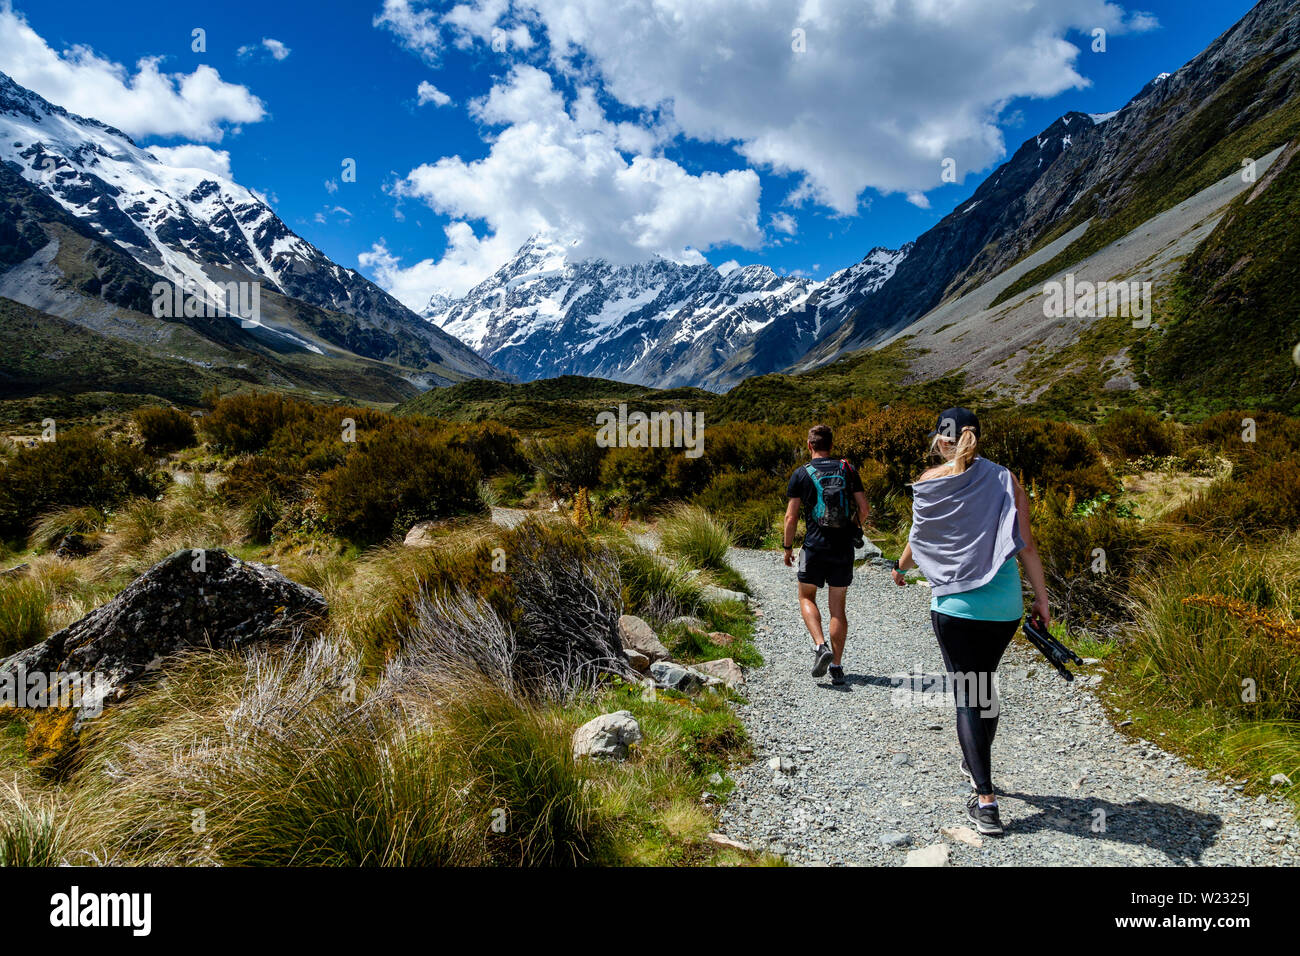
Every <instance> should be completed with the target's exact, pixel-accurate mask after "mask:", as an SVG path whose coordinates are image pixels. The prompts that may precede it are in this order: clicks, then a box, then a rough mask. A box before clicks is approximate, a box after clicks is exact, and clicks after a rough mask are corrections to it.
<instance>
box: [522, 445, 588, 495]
mask: <svg viewBox="0 0 1300 956" xmlns="http://www.w3.org/2000/svg"><path fill="white" fill-rule="evenodd" d="M523 451H524V455H525V456H526V457H527V459H528V461H529V463H530V464H531V465H532V466H533V467H534V468H535V469H537V473H538V474H539V475H541V476H542V482H543V485H544V486H545V488H546V490H547V491H549V492H550V493H551V494H553V495H556V496H557V497H564V498H567V497H570V496H572V495H574V494H576V493H577V491H578V489H579V488H595V487H596V486H597V485H598V484H599V483H600V466H601V462H602V461H603V460H604V458H605V452H606V449H604V448H602V447H601V446H600V445H598V444H597V443H596V435H595V433H594V432H590V431H585V430H584V431H576V432H573V433H572V434H568V435H557V436H555V437H554V438H538V439H535V440H533V441H531V442H529V443H528V444H527V445H525V446H524V449H523Z"/></svg>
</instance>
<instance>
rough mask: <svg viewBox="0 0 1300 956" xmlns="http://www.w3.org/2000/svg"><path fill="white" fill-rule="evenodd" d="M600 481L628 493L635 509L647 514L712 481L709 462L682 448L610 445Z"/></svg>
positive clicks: (684, 496) (602, 464) (691, 493)
mask: <svg viewBox="0 0 1300 956" xmlns="http://www.w3.org/2000/svg"><path fill="white" fill-rule="evenodd" d="M600 480H601V483H602V484H603V485H606V486H610V487H613V488H617V489H619V490H621V491H623V492H626V494H627V497H628V501H629V503H630V504H631V507H632V510H633V511H635V512H637V513H640V514H646V513H648V512H649V511H652V510H653V509H654V508H656V507H657V506H659V505H661V504H663V503H664V502H667V501H680V500H682V499H685V498H689V497H691V496H692V495H694V494H695V493H696V492H698V491H701V490H702V489H703V488H704V486H705V485H707V484H708V481H709V464H708V461H707V460H706V459H705V458H687V457H686V455H685V454H684V453H683V451H682V449H680V448H611V449H610V450H609V452H608V454H606V455H605V459H604V461H603V462H602V463H601V467H600Z"/></svg>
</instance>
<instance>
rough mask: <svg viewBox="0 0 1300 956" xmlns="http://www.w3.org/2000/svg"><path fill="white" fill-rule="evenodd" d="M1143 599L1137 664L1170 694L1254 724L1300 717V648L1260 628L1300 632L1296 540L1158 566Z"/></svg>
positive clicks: (1299, 542)
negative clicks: (1263, 622)
mask: <svg viewBox="0 0 1300 956" xmlns="http://www.w3.org/2000/svg"><path fill="white" fill-rule="evenodd" d="M1139 595H1140V601H1141V608H1140V610H1139V612H1138V618H1137V626H1136V628H1135V631H1134V635H1133V638H1132V645H1131V649H1130V650H1131V656H1132V657H1133V659H1134V661H1135V662H1136V665H1137V666H1138V667H1139V668H1140V671H1141V673H1142V674H1143V675H1144V676H1146V677H1148V678H1150V679H1151V680H1152V681H1154V682H1156V683H1157V684H1158V685H1159V687H1160V688H1161V690H1162V692H1163V694H1164V695H1165V696H1168V697H1170V698H1172V699H1174V700H1177V701H1178V702H1180V703H1181V704H1183V705H1186V706H1191V707H1205V706H1209V707H1216V708H1221V709H1224V710H1227V711H1228V712H1230V713H1236V714H1238V715H1240V716H1243V717H1247V718H1250V719H1253V720H1271V719H1292V720H1294V719H1300V640H1298V641H1294V642H1293V641H1288V640H1285V639H1281V638H1279V637H1278V636H1277V633H1278V632H1277V631H1276V630H1273V629H1270V628H1267V627H1264V626H1261V624H1260V621H1261V620H1267V621H1270V622H1273V623H1274V624H1276V625H1277V626H1279V627H1280V628H1282V629H1283V632H1285V630H1286V629H1287V628H1288V627H1289V628H1290V629H1291V630H1292V631H1293V632H1294V633H1296V634H1300V627H1297V622H1296V618H1295V608H1296V607H1297V606H1300V603H1298V602H1300V535H1296V534H1293V535H1291V536H1290V537H1288V538H1287V539H1284V540H1283V541H1281V542H1279V543H1278V544H1277V545H1276V546H1274V547H1273V548H1272V549H1266V548H1261V547H1257V546H1248V545H1235V544H1231V543H1223V544H1220V545H1218V546H1217V547H1212V548H1211V549H1209V550H1207V551H1205V552H1204V553H1202V554H1200V555H1198V556H1196V557H1193V558H1190V559H1186V560H1184V561H1182V562H1178V563H1175V564H1174V565H1172V566H1170V567H1165V568H1162V569H1161V572H1160V574H1158V575H1153V576H1152V577H1150V578H1149V579H1146V580H1145V581H1144V582H1143V583H1142V584H1141V585H1139ZM1215 597H1217V598H1219V599H1220V600H1218V601H1214V602H1206V601H1204V600H1201V599H1203V598H1215ZM1216 605H1222V606H1216ZM1248 609H1253V610H1254V612H1255V614H1257V615H1260V617H1259V618H1258V619H1256V618H1255V616H1254V615H1252V614H1249V613H1247V610H1248ZM1243 682H1251V686H1243ZM1252 688H1253V691H1254V699H1249V698H1250V697H1251V694H1250V691H1251V690H1252ZM1243 697H1244V698H1246V699H1243Z"/></svg>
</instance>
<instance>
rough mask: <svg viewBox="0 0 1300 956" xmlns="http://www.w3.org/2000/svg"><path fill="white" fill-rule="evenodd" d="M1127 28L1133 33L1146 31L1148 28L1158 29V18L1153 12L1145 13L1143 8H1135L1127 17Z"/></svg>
mask: <svg viewBox="0 0 1300 956" xmlns="http://www.w3.org/2000/svg"><path fill="white" fill-rule="evenodd" d="M1127 26H1128V28H1129V29H1130V30H1132V31H1133V32H1134V33H1146V32H1147V31H1148V30H1158V29H1159V28H1160V20H1159V18H1158V17H1156V15H1155V14H1154V13H1147V12H1146V11H1145V10H1135V11H1133V13H1132V15H1131V16H1130V17H1129V18H1128V24H1127Z"/></svg>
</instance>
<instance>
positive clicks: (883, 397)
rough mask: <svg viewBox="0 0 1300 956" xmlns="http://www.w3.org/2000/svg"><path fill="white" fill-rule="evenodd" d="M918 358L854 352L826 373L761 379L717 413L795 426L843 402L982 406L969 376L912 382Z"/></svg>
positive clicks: (893, 350) (905, 350) (898, 347)
mask: <svg viewBox="0 0 1300 956" xmlns="http://www.w3.org/2000/svg"><path fill="white" fill-rule="evenodd" d="M914 354H915V350H913V349H910V348H909V347H908V346H907V345H906V344H905V343H904V342H901V341H900V342H895V343H893V344H892V345H889V346H887V347H886V348H883V349H880V350H879V351H874V350H864V351H860V352H853V353H851V354H849V355H846V356H844V357H843V358H840V359H837V360H836V361H834V362H831V363H829V364H828V365H824V366H822V367H820V368H816V369H812V370H809V371H806V372H798V373H795V374H793V375H785V374H781V373H777V374H774V375H759V376H755V377H754V378H751V379H746V380H745V381H744V382H741V383H740V384H739V385H737V386H736V387H735V388H734V389H732V390H731V391H730V392H727V393H726V394H725V395H723V396H721V397H720V398H719V399H718V401H717V404H716V405H715V406H714V409H713V416H712V417H713V418H714V419H715V420H717V421H738V422H766V423H770V424H792V423H796V422H806V421H808V420H809V419H810V418H816V417H817V416H818V415H821V414H822V413H823V412H825V410H826V409H827V408H829V407H830V406H831V405H834V404H835V403H837V402H843V401H846V400H848V399H864V400H866V401H870V402H875V403H878V404H882V405H884V404H888V403H890V402H900V401H904V402H907V403H909V404H913V405H920V406H925V407H935V408H944V407H947V406H950V405H953V404H956V403H957V402H959V401H965V402H970V403H972V404H980V402H979V401H978V398H979V396H973V395H971V394H969V393H968V392H967V391H966V389H965V386H964V383H963V381H962V379H963V376H960V375H949V376H944V377H943V378H939V379H935V380H934V381H930V382H909V381H908V376H909V373H910V366H909V361H908V360H909V359H910V358H911V357H912V356H913V355H914Z"/></svg>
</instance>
